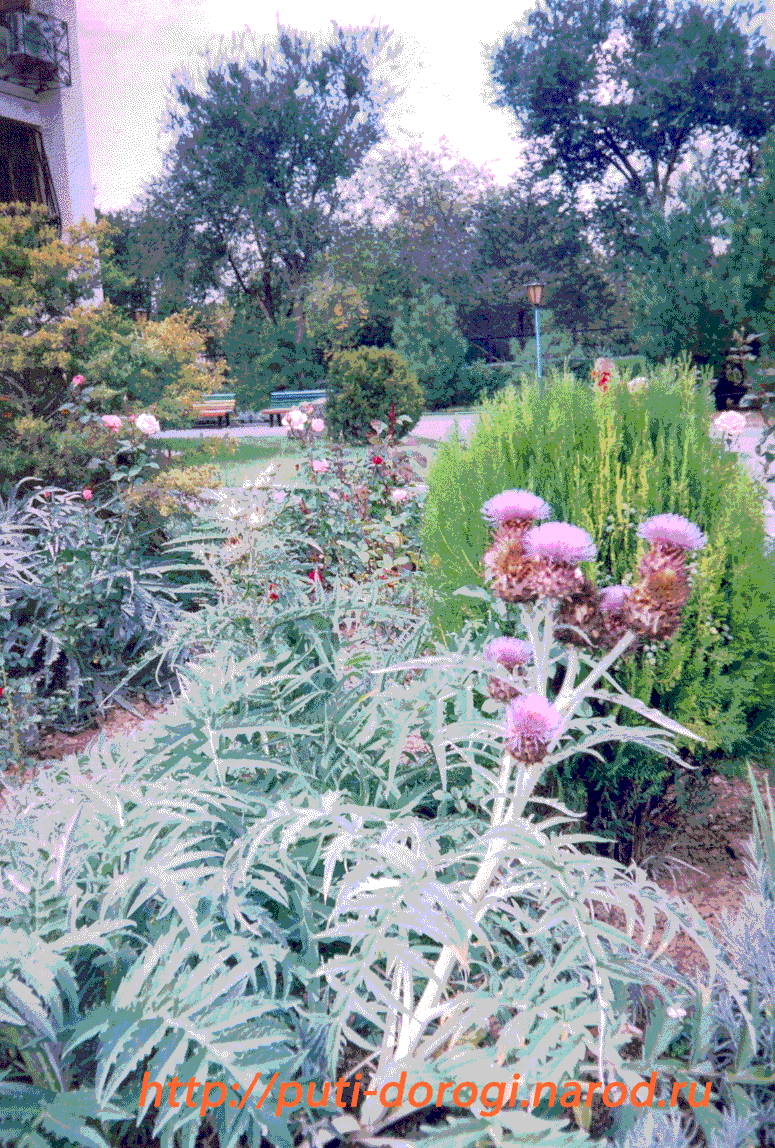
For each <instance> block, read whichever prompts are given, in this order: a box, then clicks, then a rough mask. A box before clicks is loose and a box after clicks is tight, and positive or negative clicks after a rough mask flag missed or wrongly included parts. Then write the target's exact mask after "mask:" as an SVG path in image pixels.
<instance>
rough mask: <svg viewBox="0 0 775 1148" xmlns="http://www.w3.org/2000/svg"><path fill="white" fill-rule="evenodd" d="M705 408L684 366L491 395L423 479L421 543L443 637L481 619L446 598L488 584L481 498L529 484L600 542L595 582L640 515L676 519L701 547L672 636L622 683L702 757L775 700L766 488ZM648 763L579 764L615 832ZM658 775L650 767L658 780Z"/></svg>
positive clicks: (632, 536) (740, 735) (624, 559)
mask: <svg viewBox="0 0 775 1148" xmlns="http://www.w3.org/2000/svg"><path fill="white" fill-rule="evenodd" d="M710 416H711V410H710V404H709V401H708V398H707V396H706V394H705V393H703V386H700V387H697V385H696V377H695V375H694V373H693V372H692V371H689V370H688V369H687V368H686V366H685V365H684V367H683V368H682V369H681V370H680V371H679V372H678V377H677V379H676V372H675V370H674V369H673V368H672V367H670V366H668V367H667V368H665V369H663V370H662V371H661V372H659V373H657V374H656V375H653V376H652V377H651V379H650V381H649V386H648V388H647V389H646V390H644V391H643V392H641V393H640V394H633V395H631V394H629V392H628V391H627V388H626V386H624V385H623V384H620V385H618V386H612V387H611V389H610V390H609V392H608V395H606V396H600V395H599V394H596V393H593V391H591V390H590V389H588V388H587V387H585V386H582V385H579V384H578V383H577V382H576V380H575V379H574V378H573V377H572V376H569V375H564V376H554V377H552V378H551V380H550V382H549V385H548V386H547V388H546V393H545V394H544V396H543V398H539V396H538V393H537V388H536V386H535V383H533V384H528V382H527V380H524V381H523V386H522V390H521V394H520V396H517V394H516V392H514V391H513V390H507V391H505V392H504V393H502V394H501V395H498V396H496V397H495V399H493V400H492V401H490V402H487V403H486V404H485V407H484V411H483V413H482V416H481V418H480V420H479V423H478V425H477V427H476V430H475V432H474V435H473V438H472V440H471V442H470V445H469V446H466V445H465V444H463V443H461V442H455V441H453V442H451V443H450V444H447V445H445V446H443V447H442V449H441V450H440V451H439V453H438V455H437V457H436V460H435V463H434V465H433V467H432V469H431V471H430V474H429V478H428V483H429V494H428V501H427V510H426V520H425V525H424V529H423V544H424V548H425V555H426V558H425V560H426V568H427V571H428V576H429V578H430V580H431V584H432V585H433V586H434V587H435V588H436V589H437V590H439V591H440V592H441V593H442V594H443V595H444V596H445V597H444V600H443V603H442V604H441V605H440V606H439V607H438V609H437V614H436V617H437V622H438V625H439V626H440V627H441V628H442V629H443V631H444V632H446V633H450V632H453V631H454V630H455V629H456V628H457V627H458V626H459V625H460V623H461V620H462V618H463V617H465V616H467V615H468V616H472V615H473V616H475V615H476V614H477V613H481V611H478V610H477V608H476V607H475V606H474V605H473V604H471V605H466V604H465V603H464V601H463V600H462V599H460V598H458V597H453V595H454V591H455V590H456V589H457V588H458V587H459V586H461V585H479V586H481V585H482V584H483V568H482V556H483V554H484V552H485V550H486V549H487V546H488V543H489V538H490V532H489V530H488V528H487V526H486V525H485V523H484V521H483V519H482V517H481V514H480V507H481V506H482V505H483V503H484V502H485V501H486V500H487V499H488V498H490V497H491V496H492V495H494V494H496V493H498V492H499V491H501V490H505V489H525V490H530V491H534V492H535V493H536V494H538V495H540V496H541V497H542V498H545V499H546V501H547V502H548V503H549V504H550V505H551V507H552V510H553V513H554V516H555V518H556V519H558V520H560V521H567V522H571V523H573V524H575V525H577V526H581V527H583V528H584V529H585V530H588V531H589V533H590V534H591V535H592V537H593V539H594V540H595V543H596V545H597V547H598V550H599V558H598V561H597V569H596V574H597V582H598V585H608V584H616V583H619V582H621V581H622V579H623V578H625V577H627V576H632V575H633V573H634V571H635V567H636V563H637V559H638V552H639V548H638V539H637V535H636V530H635V527H636V525H637V523H638V522H639V521H642V520H643V519H645V518H647V517H649V516H651V515H654V514H659V513H665V512H673V513H678V514H681V515H684V516H685V517H687V518H689V519H690V520H691V521H692V522H696V523H697V524H698V525H699V526H700V527H701V529H702V530H703V531H704V532H705V533H706V534H707V536H708V539H709V542H708V546H707V547H706V548H705V549H704V550H703V551H701V552H700V554H698V556H697V559H696V569H695V573H694V584H693V590H692V594H691V597H690V600H689V603H688V605H687V607H686V609H685V610H684V614H683V620H682V623H681V626H680V629H679V630H678V632H677V634H676V636H675V637H674V638H673V639H671V640H670V642H669V643H667V644H665V643H662V644H656V645H653V646H651V647H646V648H644V650H643V651H642V652H641V654H640V655H639V656H638V657H637V658H632V659H630V658H628V659H626V660H625V662H624V664H623V666H622V669H621V681H622V685H623V686H624V688H625V689H627V691H628V693H630V694H631V695H632V696H634V697H636V698H639V699H640V700H641V701H643V702H645V703H646V704H647V705H650V706H655V707H657V708H659V709H660V710H661V711H662V712H664V713H666V714H668V715H669V716H671V717H673V718H675V719H676V720H677V721H679V722H681V723H682V724H683V725H685V726H687V727H688V728H689V729H691V730H693V731H694V732H696V733H698V734H700V735H701V736H702V737H703V738H704V739H705V740H706V742H707V744H708V748H709V749H710V750H714V749H721V750H724V751H726V752H732V751H733V749H735V748H736V749H738V750H739V749H740V748H742V747H743V746H744V745H745V738H746V736H747V733H748V730H749V727H751V726H752V725H753V723H754V721H755V719H757V718H759V717H762V715H763V714H764V713H765V712H766V711H767V710H769V709H770V708H771V706H772V704H773V701H774V700H775V673H773V656H775V623H773V621H772V619H773V617H775V562H774V561H773V559H772V558H771V557H763V550H764V528H763V515H762V507H761V497H760V494H759V491H758V490H757V488H756V487H755V486H754V485H753V484H752V483H751V480H750V479H749V477H748V475H747V473H746V472H745V470H744V469H743V467H742V465H741V464H740V463H739V462H738V460H737V459H736V458H735V457H734V456H733V455H731V454H728V453H725V452H724V447H723V444H721V443H719V442H713V441H711V440H710V439H709V437H708V425H709V419H710ZM768 602H769V603H771V606H766V605H764V603H768ZM623 752H628V751H623ZM659 768H660V769H661V764H660V766H659ZM642 769H643V766H642V763H638V762H636V761H634V760H632V759H631V758H629V757H628V759H627V760H626V761H624V760H619V761H614V762H611V763H608V762H604V763H594V762H588V763H586V771H585V774H584V778H585V783H586V785H587V788H588V790H589V793H590V798H591V799H592V800H593V804H594V798H595V794H596V793H599V794H600V802H601V805H600V806H599V815H600V817H601V818H603V820H604V821H605V818H604V817H603V815H604V813H605V814H606V815H608V814H610V816H611V817H613V816H614V813H611V806H612V805H613V806H614V807H615V809H618V810H619V816H620V817H621V818H622V820H621V821H620V822H619V825H620V827H621V828H620V831H621V832H622V833H623V832H625V829H624V826H626V824H627V817H628V816H629V817H630V818H631V819H633V818H636V815H637V814H638V809H640V814H642V813H643V809H644V804H643V803H644V802H645V801H646V798H645V797H644V796H643V793H644V792H645V791H644V789H643V785H644V783H645V781H646V778H645V777H644V776H643V772H642ZM622 771H624V773H625V774H627V773H628V772H629V775H630V777H631V779H632V778H633V777H634V776H636V775H637V776H639V777H640V780H639V782H638V788H637V790H636V788H635V786H634V783H633V788H632V790H629V788H628V787H624V786H623V784H622V785H620V786H619V788H618V789H617V788H616V784H615V782H616V780H618V781H619V782H622V781H623V773H622ZM653 771H654V765H653V762H652V771H651V776H652V777H654V778H656V774H655V773H654V772H653ZM656 783H657V782H655V784H656ZM649 784H650V783H649ZM658 785H659V786H660V787H661V785H662V782H661V781H659V782H658ZM629 802H632V805H628V803H629ZM622 806H625V808H624V809H622Z"/></svg>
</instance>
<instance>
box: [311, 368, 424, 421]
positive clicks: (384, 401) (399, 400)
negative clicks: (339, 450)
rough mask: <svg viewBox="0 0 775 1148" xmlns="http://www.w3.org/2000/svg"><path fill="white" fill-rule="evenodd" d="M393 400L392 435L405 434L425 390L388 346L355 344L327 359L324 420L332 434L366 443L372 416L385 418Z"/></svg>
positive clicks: (420, 406) (420, 408)
mask: <svg viewBox="0 0 775 1148" xmlns="http://www.w3.org/2000/svg"><path fill="white" fill-rule="evenodd" d="M393 403H395V416H396V419H397V420H398V419H400V418H401V416H402V415H404V416H406V417H407V419H408V420H409V421H406V422H404V423H399V422H397V423H396V437H397V438H401V437H402V436H403V435H405V434H408V433H409V431H410V430H412V428H413V427H415V426H417V423H418V422H419V421H420V415H421V414H422V411H423V405H424V401H423V393H422V389H421V388H420V385H419V384H418V382H417V377H416V376H415V375H414V374H412V373H411V371H410V370H409V368H408V367H407V365H406V362H405V360H404V359H403V358H402V357H401V356H400V355H399V354H398V352H397V351H392V350H390V349H389V348H387V347H385V348H379V347H359V348H358V349H357V350H354V351H339V352H337V353H336V354H333V355H332V356H331V358H330V359H329V363H328V374H327V393H326V424H327V426H328V430H329V433H330V434H331V437H332V438H334V439H341V440H343V441H344V442H348V443H364V442H366V441H367V439H368V436H369V435H370V434H371V433H372V432H373V428H372V426H371V423H372V420H374V419H380V420H381V421H382V422H384V423H387V422H389V419H390V408H391V405H392V404H393Z"/></svg>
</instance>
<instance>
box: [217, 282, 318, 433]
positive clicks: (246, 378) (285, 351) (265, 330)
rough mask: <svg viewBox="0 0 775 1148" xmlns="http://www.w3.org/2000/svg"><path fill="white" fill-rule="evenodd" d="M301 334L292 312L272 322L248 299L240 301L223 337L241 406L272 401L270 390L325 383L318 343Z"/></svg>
mask: <svg viewBox="0 0 775 1148" xmlns="http://www.w3.org/2000/svg"><path fill="white" fill-rule="evenodd" d="M298 334H299V332H298V330H297V325H296V321H295V319H294V318H293V317H292V316H289V317H286V318H284V319H278V321H277V322H276V323H273V322H270V321H269V320H267V319H265V318H264V317H263V316H262V315H261V314H260V313H258V312H257V311H256V310H254V309H253V308H251V307H250V306H249V305H248V304H247V303H244V302H238V303H237V304H236V306H235V308H234V312H233V318H232V320H231V322H230V324H229V327H228V329H227V330H226V332H225V333H224V335H223V340H222V342H223V349H224V354H225V355H226V360H227V362H228V364H229V369H230V372H231V377H232V379H233V386H234V393H235V396H236V402H237V407H238V409H240V410H252V411H259V410H261V409H262V408H264V407H267V406H269V404H270V395H271V393H272V391H279V390H316V389H318V388H320V387H321V386H322V384H323V380H324V379H325V366H324V364H323V358H322V354H321V353H320V351H319V349H318V346H317V342H316V340H315V338H314V337H312V336H310V335H309V334H307V332H306V331H303V332H302V333H301V339H298Z"/></svg>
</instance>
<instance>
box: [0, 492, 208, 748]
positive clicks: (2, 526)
mask: <svg viewBox="0 0 775 1148" xmlns="http://www.w3.org/2000/svg"><path fill="white" fill-rule="evenodd" d="M130 521H131V528H128V524H129V523H130ZM138 526H139V521H138V518H137V516H134V517H133V518H131V520H130V514H129V510H128V508H127V509H125V510H124V512H123V514H121V513H116V512H115V511H114V512H113V513H111V512H110V511H109V510H108V509H107V508H106V507H104V506H103V507H99V508H96V504H95V509H93V508H92V505H91V504H90V503H89V502H86V501H84V499H83V498H82V496H81V495H80V494H67V493H66V492H63V491H58V490H51V489H49V490H47V491H43V492H35V493H32V494H27V495H24V494H21V493H20V492H19V491H18V489H17V490H16V491H14V492H13V494H12V495H11V496H10V498H9V499H8V500H7V501H3V500H0V534H1V535H2V539H1V541H2V550H3V555H4V560H5V561H4V568H3V577H2V581H1V582H0V592H1V596H2V601H3V614H4V625H3V640H2V646H0V658H2V661H3V663H4V665H5V667H6V669H7V672H8V673H9V675H10V676H11V677H19V676H22V677H30V676H35V675H37V677H38V679H39V680H38V683H37V690H38V694H39V696H42V697H45V696H46V695H47V694H49V693H51V692H55V691H61V692H62V694H63V695H64V696H63V698H62V704H61V706H60V708H59V712H58V714H57V717H58V720H59V721H60V722H64V723H65V724H68V723H69V724H70V725H72V724H73V723H75V724H78V723H79V722H83V721H84V719H85V718H88V717H90V716H91V715H93V713H94V710H95V708H96V709H98V710H99V711H100V712H102V711H103V710H104V706H105V704H106V702H107V701H108V699H110V698H113V697H118V699H119V700H121V699H123V697H124V692H125V690H126V687H127V685H128V684H131V686H132V688H134V689H135V690H139V689H150V690H151V691H152V692H153V691H154V684H152V683H153V682H154V677H155V687H156V688H158V686H159V684H160V683H161V681H162V676H166V678H167V679H169V678H170V677H171V676H172V673H173V670H174V663H170V662H168V661H167V659H164V658H162V659H160V660H159V662H158V665H157V666H156V667H155V674H154V672H150V671H147V672H145V673H144V674H138V673H137V671H136V667H137V663H138V662H139V661H140V660H141V659H142V658H143V657H144V656H145V655H146V654H147V652H148V650H149V649H152V648H153V647H154V646H155V644H156V642H157V641H158V636H159V634H160V633H165V634H167V633H170V632H171V631H172V629H173V628H174V625H175V623H176V622H177V621H179V619H180V618H181V616H182V611H183V610H184V609H185V608H186V607H191V606H192V605H193V604H194V601H195V595H198V596H201V595H203V594H206V593H207V587H206V585H205V584H204V579H203V577H202V572H201V571H200V573H199V581H198V582H195V583H193V584H192V581H191V577H190V575H189V577H188V579H187V581H186V582H184V583H183V584H179V583H176V582H175V581H173V580H172V579H171V578H170V576H169V572H170V569H171V566H170V558H171V557H172V556H171V555H169V554H168V555H165V556H164V557H163V558H160V557H159V556H158V555H157V556H152V555H150V554H149V553H147V552H146V551H147V544H144V540H143V536H142V533H141V532H140V531H139V529H138ZM182 569H185V566H183V567H182ZM191 569H192V570H195V569H196V568H195V567H192V568H191Z"/></svg>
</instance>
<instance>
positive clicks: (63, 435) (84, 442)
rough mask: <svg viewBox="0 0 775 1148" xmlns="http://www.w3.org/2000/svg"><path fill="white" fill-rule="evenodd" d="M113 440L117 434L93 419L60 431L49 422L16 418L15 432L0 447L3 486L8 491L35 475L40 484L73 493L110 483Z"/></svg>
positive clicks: (39, 419)
mask: <svg viewBox="0 0 775 1148" xmlns="http://www.w3.org/2000/svg"><path fill="white" fill-rule="evenodd" d="M114 441H115V435H111V433H110V432H109V431H108V430H107V428H106V427H104V426H102V425H101V424H100V423H98V422H96V421H93V420H90V421H89V422H88V423H87V424H86V425H85V426H81V425H80V424H79V423H69V424H66V425H65V427H64V429H62V430H58V429H57V427H56V425H55V424H54V423H53V422H51V421H49V420H48V419H42V418H37V419H29V418H19V419H16V420H15V422H14V424H13V433H12V434H11V435H10V436H8V437H7V438H6V439H5V441H3V442H2V443H1V444H0V483H2V485H3V487H4V488H5V489H6V490H7V489H8V488H9V487H10V486H11V485H13V484H14V483H16V482H19V481H20V480H21V479H22V478H28V477H31V476H33V475H34V476H35V478H37V479H38V481H39V482H40V483H41V484H44V485H45V484H46V483H49V484H55V485H58V486H64V487H67V488H69V489H71V490H73V489H76V488H77V489H83V488H84V487H87V486H90V485H91V484H92V483H94V484H98V483H101V482H107V480H108V479H109V477H110V474H111V472H112V467H111V466H110V463H109V461H108V460H109V458H110V456H111V455H112V454H113V442H114ZM97 460H99V461H97ZM94 462H97V465H96V466H95V465H92V464H93V463H94Z"/></svg>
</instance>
